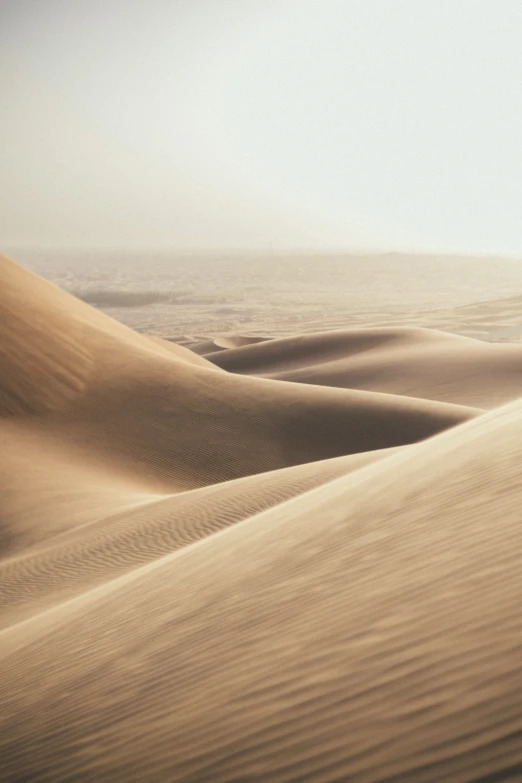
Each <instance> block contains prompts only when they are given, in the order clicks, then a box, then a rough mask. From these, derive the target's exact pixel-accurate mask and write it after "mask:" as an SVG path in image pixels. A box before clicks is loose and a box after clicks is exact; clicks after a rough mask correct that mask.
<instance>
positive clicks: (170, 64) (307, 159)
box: [0, 0, 522, 254]
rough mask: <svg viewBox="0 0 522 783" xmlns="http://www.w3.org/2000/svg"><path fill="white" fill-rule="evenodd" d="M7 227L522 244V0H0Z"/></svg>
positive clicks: (23, 233) (387, 244)
mask: <svg viewBox="0 0 522 783" xmlns="http://www.w3.org/2000/svg"><path fill="white" fill-rule="evenodd" d="M0 52H1V54H0V69H1V77H0V116H1V121H0V177H1V182H2V186H1V189H0V242H2V243H3V244H4V245H10V244H17V243H20V244H25V245H39V244H43V245H80V246H99V245H105V246H107V245H109V246H133V245H140V246H171V247H178V248H187V247H208V248H220V247H227V248H230V247H267V246H268V245H269V243H270V242H273V245H274V247H275V248H294V247H301V248H303V247H304V248H321V247H324V248H330V247H337V248H340V247H346V248H357V247H372V248H377V247H382V248H393V249H402V248H408V249H409V248H410V247H411V246H412V245H414V246H415V247H416V248H418V249H420V248H424V249H428V250H429V249H431V250H439V251H443V250H451V251H464V252H493V253H514V254H517V253H522V2H521V0H0Z"/></svg>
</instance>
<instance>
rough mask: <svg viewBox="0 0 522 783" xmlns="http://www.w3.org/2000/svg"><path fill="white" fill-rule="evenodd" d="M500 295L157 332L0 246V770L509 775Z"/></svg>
mask: <svg viewBox="0 0 522 783" xmlns="http://www.w3.org/2000/svg"><path fill="white" fill-rule="evenodd" d="M504 306H505V303H504V304H502V303H500V304H498V303H497V305H494V304H493V303H483V304H482V305H476V306H475V310H473V307H471V306H469V305H466V306H459V307H456V308H453V310H451V312H450V310H449V309H448V311H446V314H445V315H444V314H443V311H441V310H439V311H437V312H436V313H432V314H431V315H424V316H423V318H424V319H425V320H429V318H432V319H433V320H435V321H437V318H438V319H439V322H438V328H427V327H428V326H429V324H427V323H420V324H419V323H418V322H415V323H414V319H413V317H410V319H409V320H408V319H406V323H407V326H406V327H404V326H400V325H398V324H395V323H391V322H390V323H387V324H384V323H381V324H378V323H375V322H372V321H371V319H370V321H369V325H368V326H366V327H363V326H362V325H357V326H355V327H354V328H351V329H347V328H346V326H345V325H344V326H343V328H342V329H340V330H336V331H325V329H324V326H323V328H322V329H319V330H317V331H316V332H309V333H307V334H301V335H294V336H281V337H278V338H276V339H271V334H270V332H266V333H265V334H255V335H249V334H248V333H247V332H246V331H244V332H242V333H241V334H239V333H238V334H236V335H234V334H225V335H219V334H216V335H211V334H206V335H205V334H203V333H200V334H196V335H192V336H191V335H185V336H181V335H179V336H178V337H172V336H169V335H168V334H166V333H165V334H164V335H163V337H169V339H162V337H161V336H159V335H158V334H152V335H148V334H144V333H140V334H139V333H137V332H136V331H133V330H132V329H131V328H129V327H127V326H125V325H123V324H122V323H118V322H117V321H115V320H114V319H112V318H111V317H109V315H107V314H106V313H103V312H102V311H101V310H100V309H96V308H94V307H91V306H89V305H87V304H85V303H84V302H81V301H79V300H78V299H76V298H74V297H73V296H71V295H70V294H68V293H66V292H64V291H61V290H60V289H58V288H57V287H55V286H53V285H52V284H51V283H49V282H46V281H44V280H43V279H41V278H39V277H38V276H36V275H34V274H32V273H31V272H29V271H27V270H25V269H23V268H22V267H20V266H18V265H17V264H15V263H14V262H12V261H10V260H8V259H7V258H3V257H2V258H0V329H1V332H0V443H1V448H2V458H1V460H0V661H1V668H0V682H1V689H0V692H1V694H2V709H1V710H0V780H2V781H6V782H7V781H8V782H9V783H22V781H23V782H24V783H25V782H27V781H49V782H50V783H62V782H63V783H65V781H93V780H96V781H98V780H99V781H118V782H120V781H121V783H123V782H124V781H129V780H139V781H150V783H159V782H160V781H167V782H168V781H172V782H173V783H174V782H178V781H179V782H180V783H181V782H183V783H196V782H198V783H199V782H200V781H201V782H202V781H209V782H210V781H212V782H214V781H215V783H220V782H222V783H232V782H235V783H246V782H247V781H250V782H253V781H259V782H260V783H261V782H262V781H270V783H271V782H272V781H274V783H276V782H277V783H283V782H285V783H287V782H288V783H289V782H290V781H318V782H319V781H321V783H334V782H335V783H340V782H344V781H356V783H359V782H360V783H377V782H379V783H384V782H385V781H386V783H402V781H411V783H417V782H419V783H424V782H426V783H427V782H428V781H433V782H435V781H452V782H453V781H454V782H455V783H498V782H499V781H508V780H510V781H511V780H513V781H515V780H522V658H521V649H522V623H521V620H520V607H521V606H522V555H521V551H522V527H521V524H520V522H521V512H520V509H521V508H522V489H521V482H520V449H521V444H522V402H521V401H520V400H519V398H520V397H522V392H521V391H520V390H521V389H522V384H521V380H522V346H521V345H519V344H516V343H507V342H498V343H496V342H486V341H485V340H478V339H475V338H473V337H471V336H469V335H467V336H466V335H464V334H463V333H462V332H463V331H465V330H463V329H461V330H459V329H454V330H453V331H454V332H459V331H460V332H461V333H460V334H457V333H450V332H451V329H450V328H448V324H449V322H450V321H451V319H452V318H453V323H454V324H455V323H456V322H457V321H458V319H459V318H460V319H461V323H464V321H466V324H468V325H469V323H470V318H471V319H472V318H475V319H478V318H483V321H484V319H486V318H487V319H489V321H488V323H492V322H493V321H494V317H495V316H494V314H495V313H498V312H499V308H500V309H501V308H502V307H504ZM495 307H496V309H495ZM509 307H510V308H511V311H510V312H514V310H515V309H516V303H515V302H514V300H513V301H511V302H510V304H509ZM477 308H479V310H480V312H478V310H477ZM521 312H522V308H521ZM393 319H394V316H393V317H392V316H390V317H389V319H388V320H389V321H393ZM444 319H446V320H444ZM384 320H385V318H384V315H383V321H384ZM420 320H422V319H420ZM443 321H444V323H443ZM476 323H478V321H477V322H476ZM475 325H476V324H475ZM434 326H437V324H436V323H435V324H434ZM503 328H507V327H505V323H504V327H503ZM477 331H480V329H478V327H477ZM171 335H172V332H171ZM506 338H507V335H504V337H500V339H501V340H505V339H506ZM181 343H182V344H181Z"/></svg>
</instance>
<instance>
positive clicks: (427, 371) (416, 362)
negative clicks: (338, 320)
mask: <svg viewBox="0 0 522 783" xmlns="http://www.w3.org/2000/svg"><path fill="white" fill-rule="evenodd" d="M207 358H208V359H209V360H210V361H211V362H213V364H215V365H216V366H217V367H221V368H223V369H225V370H228V371H229V372H235V373H239V374H248V375H258V376H263V377H266V378H272V379H276V380H284V381H292V382H294V383H304V384H315V385H320V386H333V387H339V388H347V389H361V390H365V391H373V392H385V393H389V394H398V395H405V396H408V397H422V398H425V399H429V400H438V401H442V402H449V401H451V402H453V403H459V404H461V405H470V406H476V407H480V408H494V407H498V406H499V405H503V404H506V403H507V402H511V401H512V400H514V399H517V398H518V397H519V396H520V389H521V388H522V346H521V345H520V344H507V343H504V344H499V343H497V344H495V343H486V342H482V341H480V340H475V339H473V338H471V337H462V336H459V335H456V334H449V333H447V332H440V331H437V330H434V329H421V328H413V327H375V328H368V329H360V328H357V329H346V330H339V331H330V332H321V333H316V334H305V335H300V336H298V337H283V338H278V339H277V340H268V341H266V342H263V343H258V344H256V345H247V346H243V347H239V348H232V349H229V350H223V351H220V352H219V353H216V354H215V355H211V354H208V355H207Z"/></svg>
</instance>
